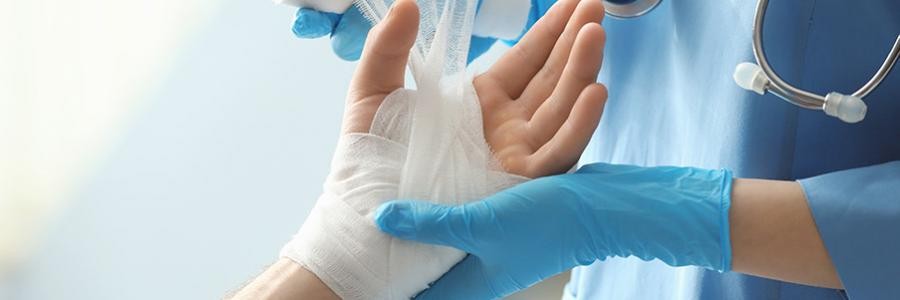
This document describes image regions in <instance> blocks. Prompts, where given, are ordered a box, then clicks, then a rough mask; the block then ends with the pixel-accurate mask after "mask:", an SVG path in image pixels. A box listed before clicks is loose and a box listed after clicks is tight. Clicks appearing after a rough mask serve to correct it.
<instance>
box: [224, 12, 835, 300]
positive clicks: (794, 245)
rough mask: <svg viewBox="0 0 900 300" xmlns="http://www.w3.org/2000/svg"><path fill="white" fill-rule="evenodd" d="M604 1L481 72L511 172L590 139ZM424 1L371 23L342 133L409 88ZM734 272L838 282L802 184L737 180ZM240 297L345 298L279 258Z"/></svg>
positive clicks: (558, 169)
mask: <svg viewBox="0 0 900 300" xmlns="http://www.w3.org/2000/svg"><path fill="white" fill-rule="evenodd" d="M603 12H604V11H603V7H602V4H601V2H600V1H579V0H560V1H559V2H558V4H557V5H555V6H554V7H553V8H552V9H551V10H550V11H549V12H548V13H547V14H546V15H545V16H544V17H543V18H541V20H540V21H538V23H537V24H535V26H534V27H533V28H532V29H531V30H530V31H529V32H528V34H527V35H526V36H525V37H524V38H523V39H522V41H520V42H519V43H518V44H517V45H516V46H514V47H513V48H511V49H510V50H509V51H507V53H506V54H505V55H504V56H503V57H502V58H501V59H500V60H499V61H498V62H497V63H496V64H495V65H493V66H492V67H491V69H490V70H488V71H487V72H486V73H484V74H481V75H479V76H478V77H476V78H475V79H474V82H473V84H474V86H475V88H476V91H477V93H478V96H479V101H480V103H481V107H482V114H483V121H484V132H485V138H486V139H487V142H488V144H489V145H490V146H491V147H492V149H493V151H494V155H495V157H496V158H497V159H498V160H499V161H500V162H501V163H502V165H503V166H504V168H505V169H506V170H507V171H509V172H510V173H514V174H519V175H523V176H527V177H539V176H545V175H551V174H558V173H562V172H565V171H566V170H568V169H569V168H571V167H572V166H573V165H574V164H575V162H576V161H577V159H578V157H579V156H580V155H581V152H582V151H583V150H584V148H585V147H586V146H587V143H588V141H589V140H590V137H591V134H592V133H593V132H594V130H595V129H596V127H597V124H598V122H599V120H600V117H601V115H602V112H603V106H604V105H605V102H606V98H607V91H606V88H605V87H604V86H603V85H601V84H598V83H596V82H595V81H596V77H597V74H598V72H599V70H600V66H601V62H602V59H603V45H604V42H605V39H606V38H605V33H604V31H603V28H602V27H601V26H600V25H599V22H600V21H601V20H602V18H603V14H604V13H603ZM417 27H418V8H417V7H416V5H415V2H414V1H412V0H398V1H397V2H395V4H394V7H393V9H392V10H391V12H390V13H389V15H388V17H386V19H385V20H384V21H383V22H381V23H379V24H378V25H376V26H375V27H373V29H372V31H371V32H370V34H369V37H368V39H367V42H366V45H365V47H364V49H363V54H362V59H361V61H360V64H359V67H358V69H357V70H356V73H355V74H354V77H353V80H352V82H351V87H350V90H349V92H348V97H347V103H346V109H345V112H344V121H343V125H342V132H344V133H351V132H368V130H369V127H370V126H371V124H372V119H373V118H374V115H375V112H376V111H377V109H378V107H379V106H380V105H381V102H383V101H384V98H385V97H386V96H387V95H388V94H390V93H391V92H393V91H394V90H396V89H398V88H402V87H403V86H404V72H405V65H406V62H407V59H408V57H409V49H410V48H411V47H412V44H413V42H414V40H415V36H416V31H417ZM729 213H730V220H731V222H730V223H731V228H730V230H731V237H732V248H733V250H732V251H733V262H732V269H733V271H734V272H739V273H745V274H751V275H756V276H761V277H767V278H771V279H776V280H781V281H786V282H793V283H800V284H807V285H813V286H819V287H829V288H841V287H842V284H841V282H840V279H839V278H838V276H837V272H836V271H835V268H834V265H833V264H832V262H831V259H830V257H829V256H828V252H827V250H826V249H825V246H824V244H823V242H822V240H821V238H820V236H819V234H818V231H817V229H816V225H815V222H814V220H813V217H812V214H811V213H810V210H809V207H808V205H807V202H806V198H805V196H804V194H803V191H802V189H801V187H800V185H799V184H798V183H796V182H792V181H773V180H756V179H735V181H734V184H733V190H732V207H731V210H730V212H729ZM232 298H234V299H307V298H308V299H339V298H338V297H337V295H335V294H334V293H333V292H332V291H331V290H330V289H329V288H328V287H327V286H326V285H325V284H324V283H323V282H322V281H321V280H319V278H318V277H316V275H315V274H313V273H312V272H310V271H308V270H306V269H304V268H303V267H301V266H299V265H298V264H296V263H295V262H293V261H291V260H288V259H284V258H282V259H280V260H278V261H277V262H276V263H275V264H273V265H272V266H270V267H268V268H267V269H266V270H265V271H264V272H263V273H262V274H260V275H259V276H257V277H256V278H254V279H253V280H252V281H251V282H249V283H248V284H247V285H245V286H244V287H242V288H241V289H240V290H238V291H237V292H236V293H234V295H233V296H232Z"/></svg>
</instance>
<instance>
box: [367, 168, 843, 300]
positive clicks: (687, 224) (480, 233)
mask: <svg viewBox="0 0 900 300" xmlns="http://www.w3.org/2000/svg"><path fill="white" fill-rule="evenodd" d="M376 223H377V224H378V226H379V227H380V228H381V229H382V230H384V231H385V232H387V233H389V234H392V235H395V236H397V237H399V238H403V239H409V240H414V241H419V242H425V243H432V244H439V245H446V246H451V247H455V248H458V249H460V250H463V251H466V252H468V253H470V255H469V256H468V257H467V258H466V259H464V260H463V261H462V262H460V263H459V264H457V265H456V266H455V267H454V268H453V269H451V270H450V272H448V273H447V274H445V275H444V276H443V277H442V278H441V279H440V280H438V281H437V282H436V283H435V284H434V285H432V287H431V288H429V289H428V290H426V291H424V292H423V293H422V294H421V295H420V297H421V298H425V299H429V298H435V297H436V296H437V297H446V298H450V299H455V298H460V299H488V298H497V297H502V296H504V295H508V294H510V293H513V292H515V291H518V290H520V289H523V288H526V287H528V286H530V285H532V284H535V283H537V282H539V281H541V280H543V279H545V278H548V277H550V276H553V275H555V274H558V273H560V272H563V271H565V270H568V269H570V268H572V267H575V266H579V265H588V264H591V263H593V262H594V261H596V260H598V259H599V260H603V259H606V258H609V257H629V256H635V257H638V258H641V259H644V260H651V259H659V260H661V261H663V262H665V263H667V264H669V265H672V266H699V267H704V268H709V269H713V270H718V271H737V272H744V273H748V274H755V275H759V276H764V277H769V278H774V279H779V280H783V281H789V282H796V283H802V284H807V285H815V286H822V287H832V288H840V287H841V282H840V280H838V278H837V276H836V273H835V268H834V266H833V265H832V263H831V261H830V259H829V256H828V252H827V251H826V250H825V247H824V246H823V244H822V240H821V238H820V237H819V234H818V232H817V231H816V225H815V223H814V222H813V219H812V217H811V215H810V210H809V207H808V206H807V202H806V199H805V198H804V195H803V193H802V191H801V189H800V185H799V184H798V183H796V182H784V181H767V180H752V179H736V180H733V179H732V177H731V172H729V171H727V170H706V169H698V168H686V167H652V168H648V167H638V166H627V165H610V164H602V163H598V164H591V165H586V166H584V167H582V168H581V169H579V170H578V171H577V172H576V173H573V174H565V175H558V176H551V177H545V178H540V179H536V180H532V181H529V182H526V183H523V184H520V185H518V186H515V187H513V188H510V189H508V190H505V191H503V192H500V193H497V194H495V195H493V196H490V197H488V198H486V199H484V200H483V201H479V202H473V203H468V204H465V205H460V206H444V205H435V204H430V203H426V202H420V201H395V202H389V203H387V204H384V205H382V206H381V207H380V208H379V211H378V214H377V215H376Z"/></svg>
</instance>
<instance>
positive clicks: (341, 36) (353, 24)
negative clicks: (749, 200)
mask: <svg viewBox="0 0 900 300" xmlns="http://www.w3.org/2000/svg"><path fill="white" fill-rule="evenodd" d="M370 29H372V24H371V23H369V20H367V19H366V18H365V17H363V15H362V12H360V11H359V9H358V8H356V6H355V5H353V6H351V7H350V9H348V10H347V11H346V12H345V13H343V14H336V13H329V12H321V11H317V10H314V9H309V8H301V9H299V10H297V17H296V18H295V19H294V26H293V28H292V30H293V31H294V35H296V36H297V37H299V38H304V39H312V38H319V37H323V36H326V35H330V36H331V49H332V50H334V54H336V55H337V56H338V57H340V58H341V59H344V60H350V61H354V60H358V59H359V56H360V54H362V48H363V44H364V43H365V42H366V35H368V34H369V30H370Z"/></svg>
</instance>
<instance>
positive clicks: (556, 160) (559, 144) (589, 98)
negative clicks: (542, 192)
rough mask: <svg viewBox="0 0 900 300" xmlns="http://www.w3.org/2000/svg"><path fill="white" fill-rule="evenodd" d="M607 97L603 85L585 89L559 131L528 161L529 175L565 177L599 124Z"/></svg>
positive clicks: (593, 85)
mask: <svg viewBox="0 0 900 300" xmlns="http://www.w3.org/2000/svg"><path fill="white" fill-rule="evenodd" d="M607 97H608V93H607V90H606V87H605V86H603V85H602V84H599V83H594V84H591V85H590V86H588V87H587V88H585V89H584V90H583V91H582V92H581V96H579V97H578V101H577V102H576V103H575V107H574V108H573V109H572V113H571V114H569V117H568V118H567V119H566V121H565V123H564V124H563V125H562V127H560V128H559V131H557V132H556V134H555V135H554V136H553V138H551V139H550V141H548V142H547V143H546V144H544V145H543V146H541V148H540V149H538V151H537V152H535V153H534V154H532V155H531V156H530V157H529V158H528V159H529V162H528V166H529V167H530V168H532V170H528V171H527V172H528V174H530V175H531V176H532V177H536V176H544V175H548V174H556V173H564V172H566V171H567V170H569V169H570V168H571V167H572V166H573V165H575V163H576V162H577V161H578V158H579V157H580V156H581V152H582V151H584V148H585V147H587V145H588V142H589V141H590V139H591V135H593V133H594V130H596V129H597V125H598V124H599V123H600V118H601V116H602V115H603V108H604V106H605V105H606V98H607Z"/></svg>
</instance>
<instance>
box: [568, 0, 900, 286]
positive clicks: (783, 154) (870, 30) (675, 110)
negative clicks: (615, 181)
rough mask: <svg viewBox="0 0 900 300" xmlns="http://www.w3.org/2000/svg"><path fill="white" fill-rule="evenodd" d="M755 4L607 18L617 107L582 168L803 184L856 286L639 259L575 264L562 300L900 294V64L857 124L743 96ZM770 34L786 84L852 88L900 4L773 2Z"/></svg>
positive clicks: (718, 3) (874, 64) (899, 14)
mask: <svg viewBox="0 0 900 300" xmlns="http://www.w3.org/2000/svg"><path fill="white" fill-rule="evenodd" d="M755 6H756V1H749V0H715V1H679V0H672V1H662V4H661V5H660V6H659V7H658V8H656V9H655V10H654V11H652V12H650V13H649V14H647V15H645V16H642V17H639V18H636V19H624V20H623V19H614V18H606V19H605V20H604V21H603V25H604V27H605V29H606V31H607V38H608V40H607V44H606V45H607V46H606V52H605V57H606V58H605V60H604V66H603V70H602V71H601V75H600V78H599V81H600V82H602V83H605V84H606V85H607V86H608V87H609V101H608V103H607V104H606V109H605V112H604V115H603V120H602V121H601V123H600V126H599V128H598V129H597V131H596V133H595V134H594V137H593V139H592V141H591V144H590V146H589V147H588V149H587V150H586V152H585V154H584V156H583V157H582V161H581V162H582V163H591V162H609V163H622V164H636V165H644V166H656V165H678V166H695V167H704V168H727V169H731V170H733V171H734V174H735V176H737V177H753V178H768V179H782V180H794V179H799V180H800V182H801V184H802V186H803V188H804V191H805V192H806V196H807V199H808V202H809V206H810V208H811V210H812V213H813V216H814V218H815V222H816V224H817V227H818V229H819V232H820V235H821V237H822V239H823V240H824V242H825V246H826V248H827V249H828V252H829V254H830V256H831V258H832V260H833V262H834V264H835V266H836V268H837V271H838V273H839V276H840V278H841V281H842V282H843V284H844V287H845V289H846V290H836V289H826V288H816V287H810V286H804V285H798V284H791V283H785V282H779V281H775V280H769V279H764V278H760V277H754V276H749V275H742V274H738V273H719V272H715V271H709V270H706V269H701V268H696V267H678V268H675V267H669V266H667V265H665V264H663V263H662V262H660V261H656V260H654V261H642V260H640V259H637V258H634V257H630V258H610V259H607V260H605V261H598V262H596V263H594V264H593V265H590V266H585V267H580V268H576V269H575V270H574V271H573V274H572V278H571V281H570V282H569V284H568V285H567V287H566V291H565V295H564V298H566V299H571V298H578V299H582V298H584V299H845V298H848V297H849V298H850V299H900V67H898V68H896V69H895V70H894V72H893V73H892V74H891V75H890V76H889V77H888V78H887V79H886V80H885V82H884V83H883V84H882V86H881V87H879V88H878V89H877V90H875V91H874V92H873V93H872V94H871V95H870V96H869V97H867V98H866V99H865V100H866V102H867V104H868V107H869V110H868V115H867V117H866V119H865V120H864V121H862V122H861V123H857V124H846V123H843V122H841V121H840V120H838V119H835V118H833V117H829V116H826V115H825V114H823V113H822V112H821V111H809V110H804V109H799V108H797V107H795V106H793V105H790V104H788V103H786V102H785V101H783V100H781V99H779V98H777V97H775V96H773V95H771V94H767V95H764V96H760V95H757V94H755V93H752V92H748V91H745V90H743V89H741V88H739V87H738V86H737V85H736V84H735V83H734V81H733V79H732V73H733V71H734V68H735V65H737V64H738V63H740V62H745V61H746V62H752V61H754V60H753V52H752V48H751V47H752V44H751V35H752V26H753V16H754V11H755ZM764 34H765V35H764V37H765V40H764V41H765V46H766V49H765V50H766V53H767V54H768V57H769V60H770V62H771V63H772V66H773V68H774V69H775V70H776V71H777V72H778V73H779V74H780V75H781V77H782V78H784V79H785V80H786V81H787V82H789V83H792V84H794V85H795V86H798V87H801V88H804V89H808V90H811V91H814V92H817V93H820V94H825V93H828V92H830V91H839V92H842V93H845V94H849V93H851V92H852V91H855V90H856V89H857V88H859V87H860V86H862V84H863V83H865V82H866V81H867V80H868V79H869V78H870V76H871V75H872V74H873V73H874V72H875V70H876V69H877V68H878V67H879V66H880V64H881V61H882V59H883V58H884V56H885V55H886V54H887V52H888V50H889V49H890V47H891V45H892V43H893V42H894V40H895V39H896V37H897V34H900V1H897V0H872V1H836V0H819V1H815V0H784V1H777V0H776V1H771V3H770V4H769V10H768V14H767V20H766V24H765V32H764ZM760 221H762V220H760Z"/></svg>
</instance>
